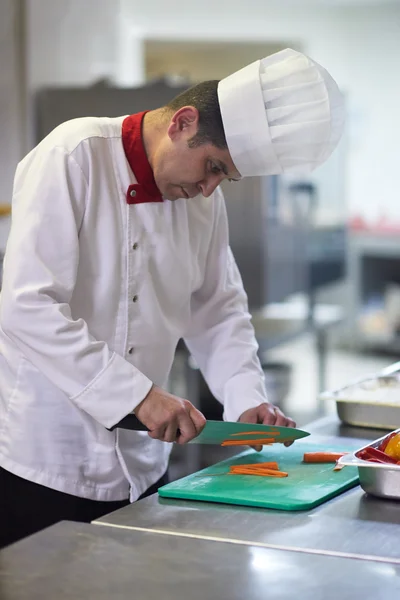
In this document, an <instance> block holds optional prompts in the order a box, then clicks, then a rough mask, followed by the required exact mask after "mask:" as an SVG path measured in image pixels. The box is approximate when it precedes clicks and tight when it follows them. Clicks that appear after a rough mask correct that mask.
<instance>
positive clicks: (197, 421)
mask: <svg viewBox="0 0 400 600" xmlns="http://www.w3.org/2000/svg"><path fill="white" fill-rule="evenodd" d="M187 404H188V411H189V416H190V418H191V419H192V421H193V424H194V426H195V429H196V435H199V433H201V432H202V431H203V429H204V427H205V424H206V423H207V421H206V418H205V416H204V415H203V413H201V412H200V411H199V410H197V408H196V407H195V406H193V404H191V403H190V402H187Z"/></svg>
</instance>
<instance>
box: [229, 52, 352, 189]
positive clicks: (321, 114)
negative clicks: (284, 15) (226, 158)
mask: <svg viewBox="0 0 400 600" xmlns="http://www.w3.org/2000/svg"><path fill="white" fill-rule="evenodd" d="M218 99H219V105H220V108H221V115H222V121H223V125H224V130H225V136H226V140H227V143H228V149H229V152H230V154H231V157H232V160H233V162H234V164H235V166H236V168H237V170H238V171H239V172H240V174H241V175H242V176H243V177H246V176H251V175H273V174H278V173H288V172H296V171H297V172H310V171H312V170H313V169H315V168H316V167H317V166H319V165H321V164H322V163H323V162H325V160H326V159H327V158H329V156H330V155H331V154H332V152H333V150H334V149H335V148H336V146H337V144H338V142H339V140H340V138H341V136H342V133H343V128H344V121H345V109H344V101H343V96H342V94H341V92H340V90H339V88H338V86H337V84H336V82H335V81H334V79H333V78H332V77H331V76H330V74H329V73H328V72H327V71H326V70H325V69H324V68H323V67H321V66H320V65H319V64H318V63H316V62H315V61H313V60H311V58H309V57H308V56H305V55H304V54H301V53H300V52H296V51H295V50H291V49H290V48H287V49H286V50H282V51H281V52H277V53H276V54H273V55H271V56H268V57H267V58H264V59H262V60H257V61H256V62H254V63H252V64H250V65H248V66H247V67H244V68H243V69H240V70H239V71H237V72H236V73H233V74H232V75H230V76H229V77H226V78H225V79H222V81H220V83H219V85H218Z"/></svg>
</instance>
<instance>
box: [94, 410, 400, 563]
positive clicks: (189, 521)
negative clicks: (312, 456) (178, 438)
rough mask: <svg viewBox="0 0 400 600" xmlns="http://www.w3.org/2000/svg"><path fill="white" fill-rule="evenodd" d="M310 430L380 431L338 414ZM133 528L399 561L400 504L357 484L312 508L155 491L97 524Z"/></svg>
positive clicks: (371, 435) (343, 434)
mask: <svg viewBox="0 0 400 600" xmlns="http://www.w3.org/2000/svg"><path fill="white" fill-rule="evenodd" d="M305 429H306V430H308V431H310V432H312V433H313V434H314V435H317V436H321V435H323V436H327V437H328V438H331V437H334V438H349V437H351V438H353V439H354V438H355V437H356V436H359V439H360V446H362V445H363V443H364V442H365V440H366V439H370V440H373V439H376V438H377V437H379V436H380V435H381V434H382V433H381V432H379V431H372V430H367V429H358V428H357V429H355V428H351V427H344V426H342V425H340V423H339V421H337V419H336V418H334V417H329V418H325V419H321V420H319V421H317V422H315V423H313V424H312V425H310V426H309V427H305ZM94 523H95V524H96V525H103V526H106V527H118V528H126V529H128V530H130V531H132V532H133V531H156V532H158V533H163V534H167V535H169V536H185V537H193V538H196V539H209V540H211V539H213V540H230V541H235V542H238V543H243V544H256V545H258V546H259V547H265V548H280V549H285V550H291V551H297V552H300V553H302V552H311V553H317V554H319V553H325V554H329V555H331V556H347V557H353V558H360V557H362V558H364V559H367V560H368V559H369V560H371V559H377V558H379V559H381V560H384V561H396V562H397V563H400V544H399V543H398V540H399V539H400V503H399V502H390V501H383V500H379V499H376V498H373V497H370V496H367V495H366V494H364V493H363V491H362V490H361V489H360V488H359V487H357V488H355V489H353V490H350V491H349V492H346V493H345V494H342V495H341V496H338V497H337V498H334V499H332V500H330V501H329V502H326V503H325V504H323V505H321V506H319V507H317V508H316V509H313V510H311V511H309V512H305V511H301V512H300V511H299V512H285V511H276V510H266V509H254V508H253V509H252V508H247V507H237V506H229V505H222V504H211V503H206V502H190V501H183V500H182V501H179V500H167V499H161V498H159V497H158V496H157V495H154V496H152V497H150V498H148V499H146V500H142V501H140V502H138V503H136V504H132V505H130V506H128V507H126V508H124V509H122V510H119V511H116V512H115V513H112V514H110V515H108V516H106V517H103V518H101V519H99V520H98V521H95V522H94Z"/></svg>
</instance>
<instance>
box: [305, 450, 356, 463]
mask: <svg viewBox="0 0 400 600" xmlns="http://www.w3.org/2000/svg"><path fill="white" fill-rule="evenodd" d="M345 454H348V452H322V451H321V452H305V453H304V456H303V461H304V462H305V463H334V462H336V461H337V460H339V458H341V457H342V456H344V455H345Z"/></svg>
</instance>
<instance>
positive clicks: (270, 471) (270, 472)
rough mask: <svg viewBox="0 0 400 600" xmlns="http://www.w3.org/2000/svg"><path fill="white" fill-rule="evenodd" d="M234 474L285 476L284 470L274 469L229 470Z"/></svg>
mask: <svg viewBox="0 0 400 600" xmlns="http://www.w3.org/2000/svg"><path fill="white" fill-rule="evenodd" d="M231 472H232V473H234V474H235V475H255V476H259V477H287V476H288V474H287V473H285V472H284V471H274V470H273V469H264V470H261V469H235V470H234V471H231Z"/></svg>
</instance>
